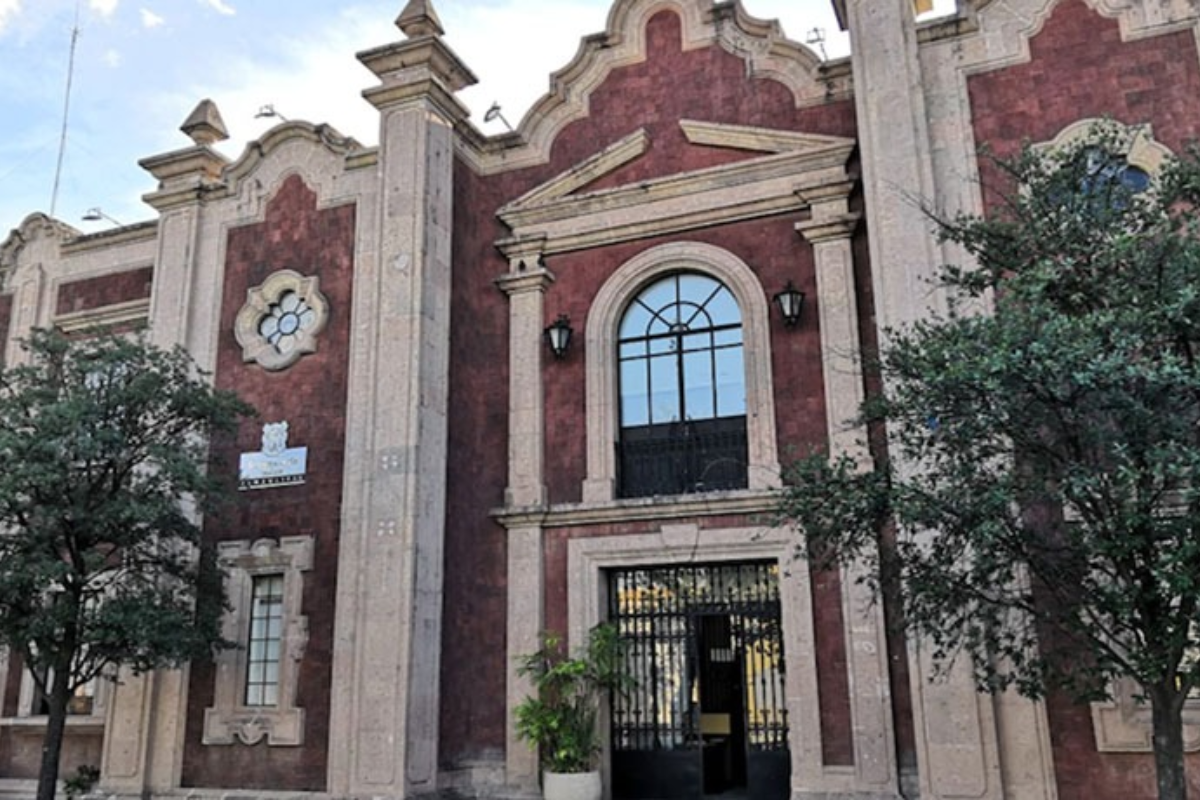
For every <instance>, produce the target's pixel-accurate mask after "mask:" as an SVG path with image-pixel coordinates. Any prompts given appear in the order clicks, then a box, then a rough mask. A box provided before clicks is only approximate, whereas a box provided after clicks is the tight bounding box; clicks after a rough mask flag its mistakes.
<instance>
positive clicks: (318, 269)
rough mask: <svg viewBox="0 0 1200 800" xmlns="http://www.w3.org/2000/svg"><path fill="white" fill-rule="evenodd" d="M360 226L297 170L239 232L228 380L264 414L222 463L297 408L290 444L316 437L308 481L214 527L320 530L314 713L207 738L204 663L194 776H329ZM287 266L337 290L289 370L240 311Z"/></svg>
mask: <svg viewBox="0 0 1200 800" xmlns="http://www.w3.org/2000/svg"><path fill="white" fill-rule="evenodd" d="M354 237H355V208H354V206H353V205H343V206H338V207H335V208H329V209H318V208H317V207H316V196H315V194H314V193H313V192H312V191H311V190H310V189H309V188H308V187H307V186H306V185H305V184H304V182H303V180H301V179H300V178H299V177H296V176H292V177H290V178H288V179H287V180H286V181H285V182H284V184H283V186H282V187H281V188H280V190H279V192H278V194H276V196H275V197H274V198H273V199H272V200H271V202H270V203H269V204H268V206H267V214H266V220H265V221H264V222H263V223H261V224H255V225H247V226H245V227H241V228H236V229H234V230H232V231H230V233H229V239H228V248H227V254H226V263H225V269H226V272H225V287H224V293H223V299H222V306H221V326H220V336H221V340H220V349H219V352H218V357H217V370H216V383H217V385H218V386H219V387H220V388H222V389H232V390H234V391H236V392H237V393H238V394H239V395H241V396H242V397H243V398H244V399H246V400H247V401H249V402H250V403H252V404H253V405H254V406H255V407H256V408H257V409H258V412H259V418H258V419H257V420H251V421H248V422H245V423H243V424H242V426H241V428H240V430H239V431H238V433H237V436H236V441H232V442H230V441H226V442H223V443H220V444H219V445H218V446H216V447H214V458H213V460H214V464H215V468H216V469H219V470H221V471H222V472H225V473H227V474H230V475H231V477H236V470H237V461H238V454H239V453H242V452H249V451H258V450H260V449H261V435H262V424H263V423H266V422H278V421H280V420H287V422H288V423H289V434H290V435H289V441H288V443H289V445H290V446H292V447H300V446H304V447H307V448H308V475H307V476H306V479H305V483H304V484H303V485H300V486H292V487H281V488H272V489H261V490H254V491H248V492H242V493H239V494H238V497H237V501H236V502H235V503H234V504H232V505H231V507H230V508H229V509H228V510H226V511H225V512H224V513H223V514H222V515H221V517H220V518H218V519H214V520H211V521H209V522H208V523H206V525H205V536H206V538H207V539H209V540H210V541H222V540H230V539H258V538H262V537H269V538H278V537H281V536H295V535H309V536H312V537H313V538H314V540H315V548H314V553H313V569H312V570H311V571H310V572H306V573H304V599H303V606H302V609H301V613H303V614H305V615H307V616H308V626H309V639H308V646H307V648H306V650H305V653H304V660H303V662H302V665H301V670H300V677H299V684H298V691H297V705H298V706H300V707H302V708H303V709H304V713H305V725H304V744H303V745H302V746H300V747H268V746H267V745H266V743H265V741H264V742H260V743H259V744H258V745H256V746H254V747H247V746H243V745H240V744H234V745H220V746H205V745H202V744H201V743H200V742H201V732H202V729H203V721H204V709H205V708H207V707H209V706H210V705H211V704H212V695H213V669H212V665H211V664H197V665H194V666H193V670H192V680H191V687H190V692H189V696H188V721H187V741H186V745H185V750H184V763H183V785H184V786H203V787H239V788H245V789H276V790H289V791H301V790H310V791H323V790H324V789H325V787H326V766H327V764H326V760H327V752H328V744H329V743H328V733H329V697H330V669H331V662H332V646H333V621H334V597H335V594H336V591H335V590H336V581H337V544H338V532H339V525H340V516H341V502H342V472H343V461H344V449H345V406H346V387H347V362H348V355H349V336H350V318H349V311H350V301H351V288H352V279H353V266H354V240H355V238H354ZM284 267H289V268H292V269H295V270H296V271H298V272H300V273H301V274H304V275H313V274H315V275H317V276H318V277H319V279H320V290H321V292H322V294H324V295H325V297H326V299H327V300H328V301H329V321H328V324H327V326H326V328H325V330H324V331H322V332H321V334H319V336H318V340H317V352H316V353H313V354H310V355H306V356H303V357H301V358H300V360H299V361H297V362H296V363H295V364H293V365H292V366H291V367H289V368H287V369H285V370H281V371H279V372H268V371H266V370H264V369H262V368H261V367H259V366H258V365H256V364H245V363H243V362H242V351H241V347H240V346H239V345H238V344H237V341H236V340H235V339H234V335H233V323H234V318H235V316H236V315H237V312H238V310H239V309H240V308H241V306H242V304H243V303H244V302H245V299H246V290H247V289H249V288H250V287H253V286H257V285H259V284H261V283H262V282H263V281H264V280H266V278H267V277H268V276H269V275H270V274H271V273H273V272H275V271H276V270H278V269H281V268H284Z"/></svg>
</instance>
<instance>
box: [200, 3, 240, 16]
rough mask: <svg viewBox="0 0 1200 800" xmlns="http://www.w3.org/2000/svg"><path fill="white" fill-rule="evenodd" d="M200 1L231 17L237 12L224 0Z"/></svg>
mask: <svg viewBox="0 0 1200 800" xmlns="http://www.w3.org/2000/svg"><path fill="white" fill-rule="evenodd" d="M200 2H201V3H203V4H204V5H206V6H208V7H209V8H211V9H212V10H213V11H216V12H217V13H218V14H224V15H225V16H227V17H232V16H233V15H234V14H236V13H237V9H235V8H234V7H233V6H231V5H229V4H228V3H226V2H225V1H224V0H200Z"/></svg>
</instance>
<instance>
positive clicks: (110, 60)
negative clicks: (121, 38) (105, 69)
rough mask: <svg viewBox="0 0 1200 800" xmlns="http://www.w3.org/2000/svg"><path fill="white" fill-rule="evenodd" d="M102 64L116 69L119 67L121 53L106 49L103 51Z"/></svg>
mask: <svg viewBox="0 0 1200 800" xmlns="http://www.w3.org/2000/svg"><path fill="white" fill-rule="evenodd" d="M104 63H105V64H107V65H108V66H110V67H112V68H113V69H116V68H117V67H119V66H121V53H120V51H118V50H114V49H111V48H110V49H108V50H105V51H104Z"/></svg>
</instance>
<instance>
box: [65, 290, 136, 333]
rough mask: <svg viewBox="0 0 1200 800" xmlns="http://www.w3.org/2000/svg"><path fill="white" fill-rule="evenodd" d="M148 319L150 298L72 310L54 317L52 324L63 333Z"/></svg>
mask: <svg viewBox="0 0 1200 800" xmlns="http://www.w3.org/2000/svg"><path fill="white" fill-rule="evenodd" d="M149 320H150V298H149V297H146V298H143V299H140V300H130V301H128V302H125V303H114V304H113V305H111V306H104V307H102V308H90V309H87V310H85V311H73V312H71V313H69V314H59V315H57V316H55V317H54V326H55V327H56V328H58V329H59V330H61V331H62V332H63V333H76V332H79V331H86V330H89V329H95V328H109V327H113V326H116V325H126V324H130V323H139V322H148V321H149Z"/></svg>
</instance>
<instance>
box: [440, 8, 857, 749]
mask: <svg viewBox="0 0 1200 800" xmlns="http://www.w3.org/2000/svg"><path fill="white" fill-rule="evenodd" d="M646 41H647V52H648V53H649V56H648V58H647V60H646V61H644V62H642V63H639V64H633V65H629V66H625V67H621V68H618V69H615V70H613V71H612V73H611V74H610V75H609V76H608V78H607V79H606V80H605V81H604V83H603V84H602V85H600V86H599V87H597V88H596V89H595V90H594V91H593V92H592V94H591V95H590V98H589V107H590V113H589V116H588V117H586V118H584V119H581V120H577V121H575V122H572V123H570V124H569V125H567V126H566V127H565V128H564V129H563V130H562V131H561V132H560V133H559V135H558V137H557V139H556V140H555V142H554V145H553V147H552V150H551V158H550V161H549V163H547V164H543V165H540V166H536V167H531V168H528V169H523V170H517V171H514V172H509V173H504V174H499V175H493V176H487V177H481V176H476V175H474V174H472V173H471V171H470V169H469V168H468V167H466V166H465V165H463V164H461V163H460V164H458V166H457V168H456V173H455V227H454V285H453V307H452V333H451V359H452V361H451V378H450V380H451V384H450V420H451V430H450V453H451V459H450V463H449V474H448V508H449V511H448V520H447V532H446V583H445V589H446V603H445V607H444V614H445V616H444V623H445V627H444V631H443V652H442V705H441V749H440V755H441V760H442V763H443V766H444V767H446V768H453V767H455V766H458V765H463V764H465V763H466V762H470V761H473V760H476V759H486V758H497V757H500V756H502V754H503V751H504V741H505V728H504V725H505V720H504V703H503V698H504V687H505V683H504V681H505V646H506V641H505V614H506V605H505V604H506V592H507V586H506V561H505V558H506V545H505V540H504V531H503V529H502V528H500V527H499V526H498V525H497V524H496V523H495V522H494V521H492V519H491V518H490V517H489V511H490V510H491V509H494V508H497V507H499V506H501V505H502V504H503V500H504V488H505V484H506V481H507V438H506V437H507V412H508V302H507V299H506V298H505V297H504V296H503V295H502V294H501V293H500V292H499V291H498V290H497V289H496V288H495V286H494V281H495V280H496V279H497V278H498V277H500V276H501V275H504V274H505V273H506V272H507V271H508V264H507V262H506V260H505V259H504V258H503V257H502V256H501V255H500V254H499V253H498V252H497V251H496V250H495V247H494V243H495V242H496V241H497V240H498V239H500V238H503V237H504V236H506V235H507V233H508V232H507V229H506V228H505V227H504V226H503V225H502V224H501V223H500V222H499V221H498V220H497V219H496V217H495V212H496V209H498V208H499V207H500V206H502V205H504V204H505V203H507V202H510V201H511V200H513V199H515V198H517V197H519V196H520V195H521V194H523V193H524V192H526V191H528V190H529V189H531V188H533V187H534V186H536V185H538V184H540V183H541V182H543V181H546V180H548V179H549V178H551V177H553V176H554V175H557V174H559V173H561V172H562V171H564V170H566V169H568V168H569V167H571V166H572V165H574V164H576V163H578V162H579V161H581V160H583V159H585V158H587V157H589V156H591V155H593V154H595V153H596V152H598V151H600V150H602V149H603V148H605V147H607V146H609V145H611V144H612V143H614V142H616V141H618V140H619V139H621V138H623V137H625V136H627V135H629V134H631V133H633V132H634V131H636V130H638V129H643V128H644V129H645V130H646V131H647V133H648V134H649V139H650V145H649V149H648V151H647V152H646V153H645V154H644V155H643V156H642V157H641V158H639V159H637V160H636V161H634V162H631V163H629V164H627V165H625V166H623V167H622V168H621V169H619V170H618V171H617V172H615V173H614V174H612V175H608V176H605V177H603V178H601V179H600V180H598V181H596V182H594V183H593V184H592V185H591V186H589V187H587V188H588V189H589V190H590V189H598V188H603V187H607V186H615V185H621V184H625V183H629V182H634V181H640V180H646V179H649V178H653V177H658V176H664V175H669V174H673V173H676V172H679V171H681V170H691V169H699V168H702V167H707V166H713V165H716V164H720V163H726V162H729V161H734V160H738V159H741V158H746V157H751V156H752V155H753V154H749V153H745V154H743V153H737V152H733V151H730V150H722V149H718V148H707V147H696V146H692V145H690V144H689V143H688V142H687V141H686V140H685V139H684V137H683V135H682V133H681V132H680V130H679V126H678V123H679V120H681V119H694V120H704V121H711V122H719V123H730V124H739V125H757V126H762V127H768V128H777V129H785V130H797V131H805V132H810V133H820V134H830V135H843V136H854V135H855V119H854V107H853V102H850V101H840V102H832V103H828V104H825V105H820V106H814V107H809V108H804V109H796V108H795V104H794V99H793V96H792V93H791V91H790V90H789V89H788V88H787V87H785V86H783V85H782V84H780V83H778V82H776V81H774V80H771V79H760V78H755V79H750V78H747V76H746V66H745V63H744V62H743V61H742V60H741V59H740V58H738V57H736V56H734V55H732V54H730V53H728V52H726V51H724V50H722V49H721V48H720V47H716V46H714V47H708V48H702V49H698V50H692V51H688V52H684V51H683V50H682V47H681V44H680V41H681V23H680V20H679V18H678V17H677V16H676V15H675V14H674V13H672V12H670V11H664V12H660V13H659V14H657V15H655V16H654V17H652V18H651V19H650V20H649V22H648V24H647V31H646ZM793 216H795V215H793ZM796 221H797V219H795V218H788V217H779V218H776V219H768V220H761V221H755V222H745V223H738V224H732V225H723V226H717V227H713V228H709V229H706V230H702V231H691V232H687V233H684V234H679V235H675V236H670V237H661V238H656V239H647V240H643V241H639V242H633V243H626V244H620V245H614V246H610V247H604V248H597V249H595V250H592V251H588V252H581V253H572V254H565V255H557V256H554V257H552V258H549V259H547V263H548V266H549V268H550V270H551V271H552V272H553V273H554V274H555V276H556V278H557V281H556V283H555V284H554V285H553V286H552V287H551V288H550V289H549V290H548V292H547V295H546V321H545V324H549V323H550V322H551V321H553V319H554V318H555V317H556V316H557V315H558V314H560V313H565V314H568V315H569V316H570V317H571V320H572V325H573V326H574V328H575V331H576V338H575V340H574V343H573V344H572V351H571V353H570V354H569V356H568V357H567V358H566V359H565V360H564V361H554V362H550V361H549V360H548V361H547V363H546V364H545V367H544V373H543V381H544V385H545V388H546V419H547V431H548V439H547V446H546V475H547V483H548V489H549V492H550V496H551V499H552V501H553V502H556V503H562V502H572V501H578V500H579V499H580V491H581V490H580V485H581V482H582V480H583V477H584V471H585V469H586V464H585V461H586V455H585V454H586V442H585V436H586V431H585V425H584V418H583V417H584V394H583V391H584V376H583V369H584V366H583V365H584V351H583V337H582V332H583V330H584V327H585V324H586V318H587V311H588V308H589V306H590V304H591V301H592V299H593V297H594V296H595V294H596V292H597V291H598V289H599V288H600V286H601V285H602V284H603V282H604V280H605V279H606V278H607V277H608V276H609V275H610V274H611V273H612V271H613V270H615V269H616V268H617V267H618V266H619V265H620V264H622V263H624V262H625V261H626V260H628V259H629V258H631V257H633V256H634V255H636V254H637V253H640V252H642V251H643V250H645V249H647V248H649V247H652V246H655V245H657V244H661V243H664V242H667V241H679V240H691V241H701V242H709V243H712V244H715V245H717V246H720V247H724V248H726V249H729V250H731V251H732V252H734V253H735V254H737V255H738V256H739V257H741V258H742V259H743V260H745V261H746V263H748V264H749V265H750V266H751V267H752V268H753V269H755V270H756V271H757V272H758V275H759V278H760V280H761V281H762V283H763V286H764V290H765V291H766V292H767V293H768V294H773V293H774V292H775V291H778V290H779V289H780V288H782V287H783V285H784V284H785V283H786V281H787V280H788V279H789V278H790V279H792V280H794V281H795V282H796V284H797V285H798V286H799V287H800V288H801V289H802V290H803V291H805V292H806V293H807V294H808V298H809V300H808V305H807V308H806V309H805V312H806V318H805V322H804V323H803V324H802V325H801V327H800V329H799V330H795V331H791V330H786V331H785V330H784V328H783V326H782V324H781V323H780V322H779V321H778V320H777V319H776V318H775V316H774V315H773V316H772V319H771V332H772V339H773V342H772V348H773V349H772V365H773V369H774V380H775V394H776V397H775V399H776V404H777V409H776V410H777V414H778V420H777V426H778V434H779V444H780V454H781V457H783V458H784V459H785V460H786V459H788V458H789V456H790V454H791V452H792V448H795V449H796V451H797V452H803V451H805V450H806V449H807V448H809V447H823V446H824V445H825V418H824V391H823V387H822V383H821V370H820V354H819V340H820V337H819V331H818V329H817V309H816V303H815V298H816V286H815V279H814V274H813V265H812V251H811V249H810V248H809V247H808V245H806V244H805V243H804V242H803V240H802V239H801V238H800V237H799V236H798V235H797V234H796V233H795V231H794V230H793V229H792V225H793V224H794V223H795V222H796ZM704 524H706V525H708V524H712V523H711V521H708V522H705V523H704ZM643 527H644V526H643ZM598 530H600V529H599V528H594V529H589V534H591V535H595V534H596V532H597V531H598ZM562 535H564V534H563V533H562V532H558V533H555V534H553V536H556V537H561V536H562ZM581 535H582V532H581ZM547 547H548V549H547V555H548V557H550V558H551V560H553V558H554V554H553V547H554V546H553V545H551V544H549V541H548V545H547ZM564 570H565V565H564V566H563V568H562V569H559V568H557V567H553V568H552V567H551V566H549V565H548V567H547V576H548V577H549V583H548V585H547V596H546V608H547V624H548V626H553V625H554V624H555V623H556V622H559V623H561V622H562V621H563V618H562V616H561V615H562V609H563V608H565V606H563V605H562V603H563V602H564V600H563V598H564V597H565V594H564V592H565V571H564ZM839 613H840V611H839ZM827 619H828V622H827V623H826V622H823V623H822V624H834V623H833V621H832V618H831V617H828V618H827ZM836 624H837V631H836V633H835V632H834V631H832V630H830V631H827V632H826V634H827V635H826V637H825V638H826V644H825V645H823V647H828V649H829V652H828V653H825V652H824V650H823V651H822V655H821V657H822V658H826V657H828V658H829V659H830V660H831V663H832V662H833V661H835V660H837V659H838V658H840V659H841V661H840V662H839V663H844V661H845V654H844V652H841V649H842V648H844V636H843V635H842V633H841V623H840V620H838V621H837V623H836ZM835 651H838V652H840V655H838V652H835ZM836 671H837V670H833V672H836ZM841 674H842V676H843V679H842V684H843V688H840V689H839V688H837V687H836V686H834V685H833V684H832V683H831V684H830V685H829V686H828V687H825V688H827V689H828V690H829V692H830V697H831V698H833V697H837V696H839V695H841V694H842V693H844V691H845V690H844V670H842V671H841ZM831 680H832V681H833V682H834V683H836V681H837V679H836V678H833V679H831ZM846 697H847V700H846V703H848V695H846ZM831 707H836V702H834V703H832V704H831ZM830 735H831V736H832V739H831V742H837V741H839V739H838V734H837V733H836V732H833V733H831V734H830ZM831 748H832V750H833V751H834V752H831V753H830V754H829V755H830V757H831V758H833V759H834V762H833V763H849V760H850V759H851V758H852V756H851V755H850V753H849V749H848V739H844V743H843V744H836V743H835V744H831Z"/></svg>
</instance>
